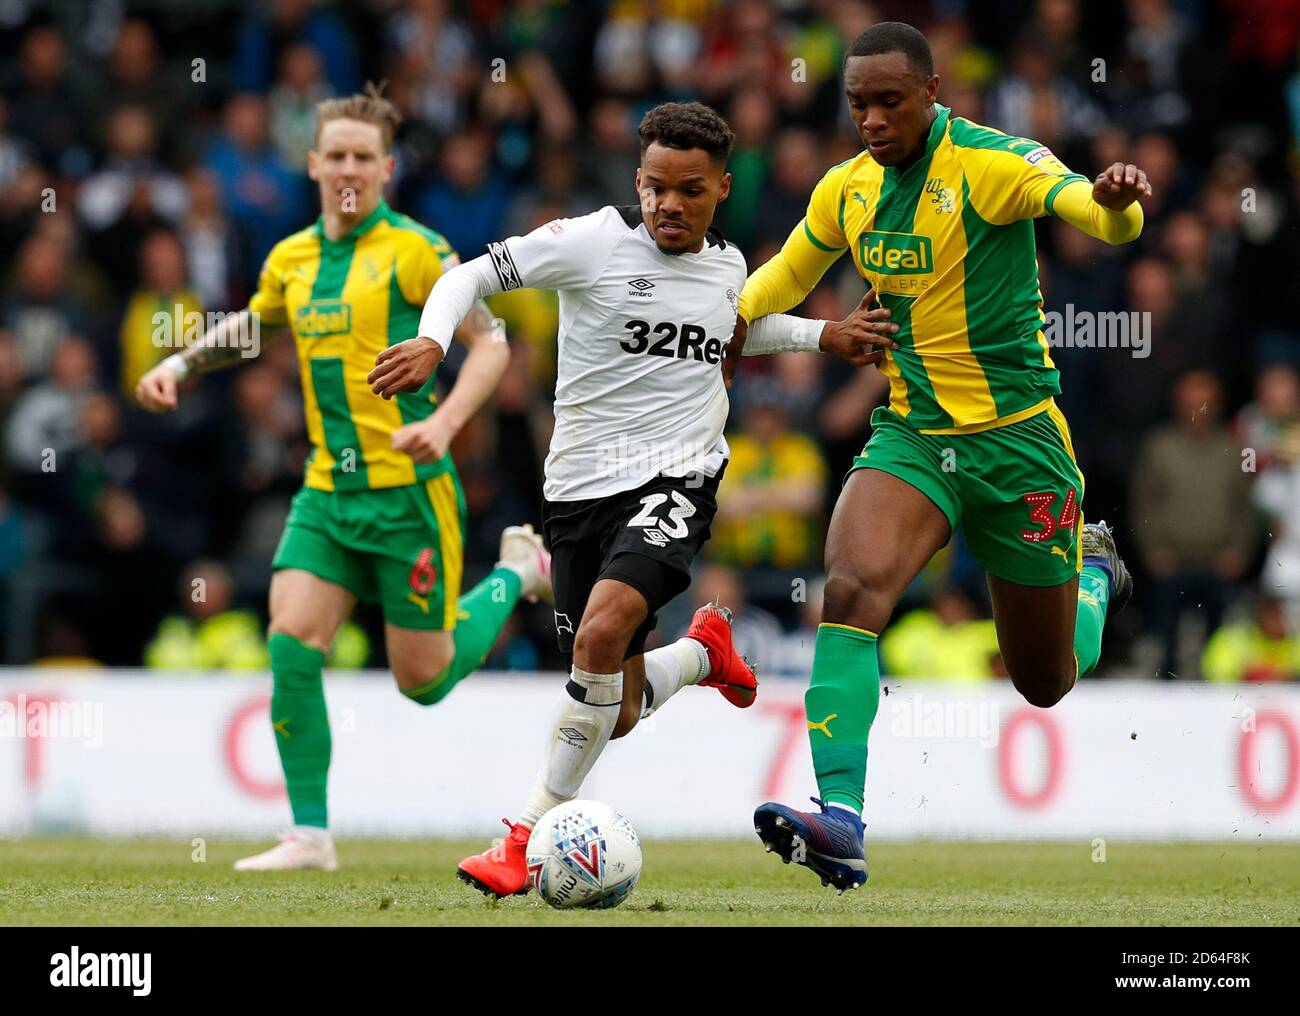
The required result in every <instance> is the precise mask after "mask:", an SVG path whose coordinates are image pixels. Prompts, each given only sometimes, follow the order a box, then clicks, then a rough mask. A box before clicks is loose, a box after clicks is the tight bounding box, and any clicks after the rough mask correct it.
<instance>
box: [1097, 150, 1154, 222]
mask: <svg viewBox="0 0 1300 1016" xmlns="http://www.w3.org/2000/svg"><path fill="white" fill-rule="evenodd" d="M1150 196H1151V184H1149V183H1148V182H1147V175H1146V174H1145V173H1144V172H1142V170H1140V169H1138V168H1137V166H1135V165H1133V164H1132V163H1131V162H1130V163H1124V162H1117V163H1115V164H1114V165H1113V166H1111V167H1110V168H1109V169H1103V170H1102V171H1101V172H1100V173H1098V174H1097V179H1096V180H1094V181H1093V183H1092V198H1093V200H1094V201H1096V202H1097V204H1099V205H1101V206H1102V207H1104V208H1110V209H1112V210H1114V211H1116V212H1122V211H1123V210H1124V209H1125V208H1127V207H1128V206H1129V205H1131V204H1132V203H1133V202H1134V201H1136V200H1137V199H1138V198H1149V197H1150Z"/></svg>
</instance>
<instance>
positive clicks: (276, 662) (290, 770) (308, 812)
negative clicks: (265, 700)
mask: <svg viewBox="0 0 1300 1016" xmlns="http://www.w3.org/2000/svg"><path fill="white" fill-rule="evenodd" d="M266 647H267V649H268V650H269V652H270V654H271V675H272V678H273V684H272V690H271V725H272V727H274V729H275V746H276V748H278V749H279V751H280V766H281V767H282V768H283V769H284V783H285V786H286V787H287V788H288V791H289V805H290V807H291V808H292V809H293V820H294V822H295V823H297V824H298V825H304V826H319V827H320V828H322V829H324V828H325V827H326V826H327V824H328V823H327V821H326V810H325V779H326V776H327V775H328V773H329V768H330V720H329V713H327V712H326V710H325V686H324V684H323V682H322V681H321V669H322V668H323V667H324V666H325V654H324V653H322V652H321V651H320V650H319V649H312V648H311V647H310V646H305V645H303V644H302V643H301V642H299V641H298V640H297V639H296V638H294V637H293V636H292V635H285V634H283V633H280V632H277V633H276V634H274V635H272V636H271V637H270V638H269V639H267V640H266Z"/></svg>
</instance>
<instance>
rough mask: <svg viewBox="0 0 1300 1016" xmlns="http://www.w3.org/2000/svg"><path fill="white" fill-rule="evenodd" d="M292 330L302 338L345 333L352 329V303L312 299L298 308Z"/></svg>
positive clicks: (317, 337)
mask: <svg viewBox="0 0 1300 1016" xmlns="http://www.w3.org/2000/svg"><path fill="white" fill-rule="evenodd" d="M293 331H294V334H295V335H297V336H298V337H299V338H302V339H319V338H323V337H324V336H326V335H345V334H347V333H348V332H350V331H352V304H350V303H345V302H344V301H342V300H313V301H311V303H308V304H305V305H304V306H302V307H299V308H298V313H297V314H296V315H295V316H294V320H293Z"/></svg>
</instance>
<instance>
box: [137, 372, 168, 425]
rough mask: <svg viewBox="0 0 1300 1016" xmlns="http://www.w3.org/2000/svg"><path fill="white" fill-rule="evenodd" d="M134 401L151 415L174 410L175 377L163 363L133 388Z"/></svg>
mask: <svg viewBox="0 0 1300 1016" xmlns="http://www.w3.org/2000/svg"><path fill="white" fill-rule="evenodd" d="M135 401H136V402H138V403H140V405H141V406H143V407H144V408H145V409H147V410H149V412H151V413H165V412H167V411H168V410H171V409H175V408H176V405H177V400H176V375H175V373H173V371H172V369H171V368H170V367H169V366H167V365H166V364H165V363H160V364H159V365H158V366H157V367H155V368H153V370H151V371H149V372H148V373H147V374H145V375H144V377H142V378H141V379H140V380H139V381H138V382H137V383H136V386H135Z"/></svg>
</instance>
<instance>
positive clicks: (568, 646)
mask: <svg viewBox="0 0 1300 1016" xmlns="http://www.w3.org/2000/svg"><path fill="white" fill-rule="evenodd" d="M725 470H726V465H725V463H724V465H723V468H722V469H720V470H718V475H717V476H713V477H708V476H701V475H700V474H698V473H697V474H694V475H692V476H689V477H680V476H658V477H655V478H654V479H652V480H650V481H649V482H647V483H643V484H642V485H641V486H640V487H637V488H635V489H633V490H628V491H622V492H620V493H617V494H610V495H609V496H607V497H600V498H593V499H591V500H587V501H546V502H545V504H544V505H543V508H542V528H543V530H544V531H545V534H546V546H547V547H548V548H549V550H550V552H551V580H552V584H553V585H554V588H555V636H556V640H557V641H558V642H559V645H560V652H561V653H563V654H564V656H565V659H566V660H571V659H572V656H573V636H574V634H575V633H576V632H577V630H578V625H579V624H580V623H581V621H582V614H583V611H585V610H586V609H587V598H588V597H589V596H590V595H591V590H592V587H593V586H595V584H596V583H597V582H598V581H599V580H601V579H615V580H617V581H619V582H624V583H626V584H627V585H629V586H631V587H632V588H634V589H636V590H637V591H638V592H640V593H641V595H642V596H644V597H645V599H646V603H647V604H649V607H650V612H649V614H648V615H647V616H646V619H645V621H644V622H643V623H642V624H641V626H640V627H639V628H638V629H637V630H636V633H635V634H634V635H633V636H632V640H631V641H630V642H629V643H628V647H627V652H626V653H624V659H628V658H630V657H633V656H639V655H640V654H641V653H643V652H644V651H645V640H646V636H647V635H649V634H650V632H651V631H653V630H654V627H655V623H656V618H655V614H656V612H657V611H658V610H660V609H661V608H662V607H663V606H664V605H665V604H666V603H668V601H669V600H671V599H672V598H673V597H675V596H677V594H679V593H681V592H682V591H683V590H685V589H686V588H687V587H688V586H689V585H690V584H691V562H692V561H694V560H695V556H696V555H697V554H698V553H699V552H700V549H701V548H702V547H703V546H704V544H705V543H706V542H707V541H708V539H709V532H710V528H709V527H710V526H711V525H712V524H713V517H714V515H716V514H717V511H718V501H717V496H718V483H719V482H720V481H721V480H722V474H723V472H724V471H725Z"/></svg>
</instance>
